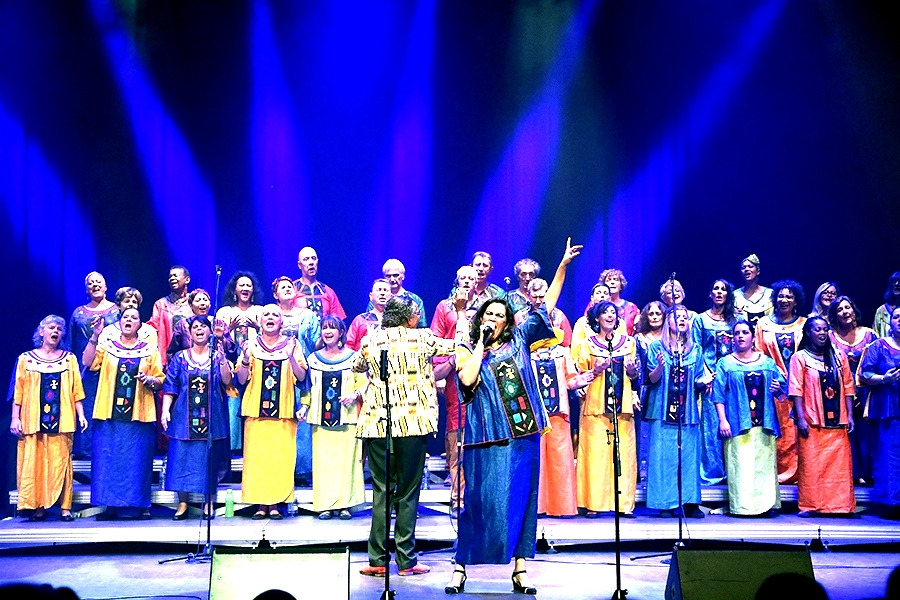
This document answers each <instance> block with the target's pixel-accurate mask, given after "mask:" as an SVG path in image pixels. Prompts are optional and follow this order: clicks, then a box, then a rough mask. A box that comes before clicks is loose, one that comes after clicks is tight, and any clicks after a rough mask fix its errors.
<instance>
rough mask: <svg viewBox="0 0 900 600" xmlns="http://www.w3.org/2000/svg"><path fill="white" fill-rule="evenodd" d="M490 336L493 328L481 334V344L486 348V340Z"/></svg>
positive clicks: (492, 333)
mask: <svg viewBox="0 0 900 600" xmlns="http://www.w3.org/2000/svg"><path fill="white" fill-rule="evenodd" d="M492 335H494V328H493V327H487V328H486V329H485V330H484V331H482V332H481V343H482V344H484V345H485V346H487V343H488V340H489V339H491V336H492Z"/></svg>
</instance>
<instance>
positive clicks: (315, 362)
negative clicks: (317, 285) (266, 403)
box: [299, 314, 366, 520]
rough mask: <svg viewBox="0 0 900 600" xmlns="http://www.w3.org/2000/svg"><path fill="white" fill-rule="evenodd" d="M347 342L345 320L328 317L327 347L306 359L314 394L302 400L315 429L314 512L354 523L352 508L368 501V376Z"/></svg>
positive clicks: (302, 411) (303, 415)
mask: <svg viewBox="0 0 900 600" xmlns="http://www.w3.org/2000/svg"><path fill="white" fill-rule="evenodd" d="M346 342H347V330H346V328H345V327H344V322H343V321H342V320H341V319H340V318H338V317H337V316H336V315H332V314H329V315H325V316H324V317H322V344H323V346H324V347H323V348H322V349H321V350H317V351H316V352H313V353H312V354H310V355H309V356H308V357H307V358H306V360H307V362H308V363H309V381H310V388H311V393H310V394H309V395H304V396H303V397H302V399H301V402H302V404H303V405H302V406H301V407H300V414H299V417H300V420H301V421H303V420H306V421H308V422H309V423H310V424H311V425H312V428H313V430H312V449H313V510H314V511H316V512H318V513H319V518H320V519H322V520H327V519H330V518H331V517H338V518H340V519H344V520H346V519H350V518H352V517H353V515H352V514H351V513H350V509H351V508H352V507H354V506H356V505H358V504H362V503H363V502H365V500H366V496H365V491H366V490H365V485H364V483H363V469H362V463H363V453H362V442H361V441H360V440H359V439H358V438H357V437H356V423H357V420H358V419H359V409H360V405H361V404H362V391H363V389H364V388H365V385H366V378H365V376H363V375H362V374H360V373H354V372H353V371H352V369H351V367H352V366H353V358H354V356H355V353H354V352H353V350H350V349H349V348H347V347H346V346H345V344H346Z"/></svg>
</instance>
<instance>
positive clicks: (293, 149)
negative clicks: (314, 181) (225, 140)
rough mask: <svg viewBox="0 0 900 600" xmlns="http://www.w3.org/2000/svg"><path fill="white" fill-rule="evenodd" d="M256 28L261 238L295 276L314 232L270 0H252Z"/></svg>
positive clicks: (256, 181) (277, 265) (254, 141)
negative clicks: (299, 255)
mask: <svg viewBox="0 0 900 600" xmlns="http://www.w3.org/2000/svg"><path fill="white" fill-rule="evenodd" d="M251 28H252V29H251V36H250V39H251V52H252V56H251V65H252V66H251V69H252V74H251V77H252V82H253V90H252V108H251V110H252V115H251V123H250V127H251V134H250V140H251V141H250V143H251V164H252V177H253V184H252V189H253V200H254V203H255V206H256V210H255V213H256V215H257V219H258V223H259V227H260V229H261V231H260V233H259V239H263V240H266V256H267V262H268V264H269V267H270V268H272V269H274V272H275V273H277V274H279V275H281V274H284V275H289V276H293V274H295V272H296V270H297V263H296V257H297V252H298V251H299V250H300V248H301V247H303V246H305V245H307V244H309V243H311V242H310V236H311V235H312V231H313V222H312V214H313V213H312V209H311V208H310V203H309V192H308V181H307V175H306V159H305V155H304V152H303V149H302V147H301V143H300V140H301V136H300V133H299V127H298V124H297V123H296V120H295V119H294V115H293V112H292V108H291V107H292V105H293V103H292V100H291V95H290V91H289V89H288V85H287V82H286V81H285V78H284V72H283V69H282V63H281V57H280V56H279V54H278V50H277V47H276V44H275V35H274V32H273V29H272V13H271V9H270V8H269V5H268V2H266V1H265V0H256V1H255V2H254V3H253V15H252V22H251Z"/></svg>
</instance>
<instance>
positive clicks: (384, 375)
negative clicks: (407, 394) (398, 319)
mask: <svg viewBox="0 0 900 600" xmlns="http://www.w3.org/2000/svg"><path fill="white" fill-rule="evenodd" d="M378 351H379V353H380V355H381V360H380V361H379V365H378V366H379V376H380V377H381V380H382V381H384V382H385V383H387V380H388V345H387V340H386V339H384V336H381V338H380V339H379V341H378Z"/></svg>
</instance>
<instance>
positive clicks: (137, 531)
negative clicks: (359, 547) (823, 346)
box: [0, 490, 900, 548]
mask: <svg viewBox="0 0 900 600" xmlns="http://www.w3.org/2000/svg"><path fill="white" fill-rule="evenodd" d="M427 491H428V490H423V499H427V497H428V494H425V493H424V492H427ZM298 493H299V492H298ZM443 493H444V492H437V494H443ZM220 495H221V494H220ZM96 510H97V509H86V510H84V511H82V515H86V514H87V515H89V514H91V513H92V512H96ZM704 510H705V511H707V515H706V518H704V519H685V520H684V521H683V529H682V539H684V540H692V539H695V540H709V541H723V542H755V543H780V544H806V543H809V542H812V541H815V540H821V541H822V542H824V543H825V544H867V543H897V542H900V522H898V521H889V520H886V519H882V518H880V517H877V516H874V515H871V514H868V513H867V512H862V513H861V514H860V515H858V518H854V519H848V518H830V517H813V518H806V519H801V518H799V517H798V516H797V515H796V508H795V507H794V508H793V512H791V511H792V508H791V507H790V506H785V508H784V509H783V510H784V513H785V514H781V515H779V516H777V517H774V518H771V519H765V518H736V517H731V516H728V515H724V514H716V513H717V512H718V510H719V509H712V511H711V512H710V509H709V508H705V509H704ZM251 511H252V508H245V509H243V511H241V512H243V513H246V514H247V515H248V516H249V513H250V512H251ZM152 512H153V515H154V518H153V519H152V520H150V521H131V520H119V521H113V522H98V521H96V520H95V518H94V517H92V516H82V517H80V518H78V519H76V520H75V521H74V522H72V523H63V522H61V521H59V520H58V519H57V518H56V517H57V515H58V512H57V511H55V510H54V511H52V512H51V513H50V519H49V520H47V521H44V522H38V523H32V522H28V521H27V520H26V519H24V518H23V517H15V518H8V519H4V520H2V521H0V548H13V547H27V546H43V545H57V544H76V543H121V542H138V543H140V542H155V543H176V544H181V543H188V544H190V543H196V542H197V540H198V537H200V536H202V537H203V539H204V540H205V538H206V525H205V522H201V521H200V520H199V519H198V518H197V517H199V514H198V511H196V510H195V509H192V512H193V513H194V514H195V515H196V516H194V517H192V518H191V519H188V520H186V521H177V522H176V521H172V520H171V515H172V514H173V510H172V509H171V508H168V507H166V506H154V507H153V511H152ZM223 512H224V510H223V509H222V508H221V507H220V508H219V509H218V510H217V514H218V516H217V518H216V519H214V520H213V521H212V527H211V528H210V537H211V540H212V542H213V543H214V544H226V545H249V544H252V543H255V542H256V541H258V540H260V539H262V538H263V537H265V538H266V539H268V540H270V541H272V542H273V543H277V544H288V545H304V544H316V545H320V544H335V543H337V544H343V543H349V542H359V541H365V540H366V539H368V535H369V522H370V517H371V509H368V508H365V509H363V510H360V511H358V512H355V513H354V514H355V517H354V518H353V519H351V520H349V521H341V520H339V519H331V520H328V521H320V520H319V519H317V518H316V516H315V515H314V514H313V513H311V512H309V511H303V510H301V514H300V515H299V516H296V517H286V518H285V519H284V520H281V521H272V520H268V519H267V520H262V521H253V520H251V519H249V518H248V517H246V516H240V515H238V516H235V517H233V518H225V517H224V516H223ZM654 513H655V511H648V510H646V509H644V507H643V505H638V507H637V510H636V514H637V518H633V519H621V520H620V535H621V539H622V540H623V541H626V542H646V541H651V540H652V541H665V542H668V541H673V542H674V541H676V540H677V539H678V537H679V531H678V529H679V527H678V520H677V519H661V518H658V517H656V516H654ZM455 528H456V521H455V520H452V519H450V517H449V515H448V514H447V506H446V505H444V504H441V503H438V502H435V503H428V502H423V504H422V505H421V506H420V508H419V521H418V526H417V528H416V537H417V538H418V539H419V540H421V541H429V542H436V543H447V544H451V543H453V541H454V540H455V539H456V529H455ZM538 538H544V539H545V540H546V541H547V542H548V543H550V544H551V545H552V544H586V543H591V544H592V543H607V542H611V541H613V540H614V539H615V525H614V519H613V518H612V516H601V517H600V518H594V519H589V518H587V517H571V518H549V517H541V518H539V519H538Z"/></svg>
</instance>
